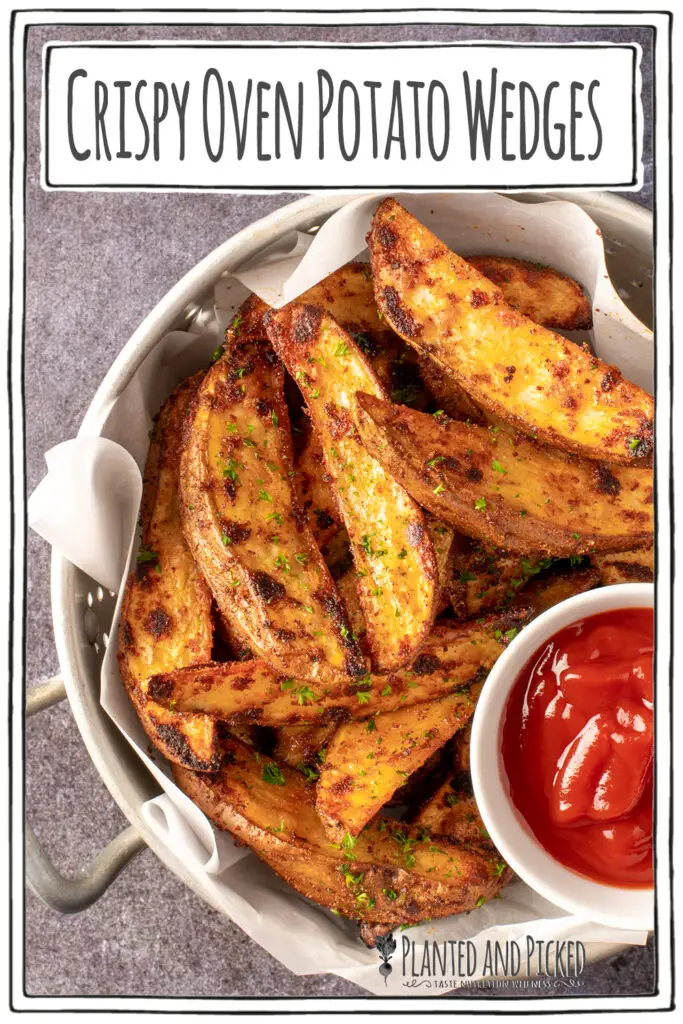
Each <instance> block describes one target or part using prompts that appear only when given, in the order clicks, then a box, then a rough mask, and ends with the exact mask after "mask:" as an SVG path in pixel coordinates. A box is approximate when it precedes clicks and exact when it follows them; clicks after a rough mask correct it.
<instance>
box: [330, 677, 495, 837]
mask: <svg viewBox="0 0 683 1024" xmlns="http://www.w3.org/2000/svg"><path fill="white" fill-rule="evenodd" d="M480 690H481V683H473V684H471V685H467V684H465V685H464V686H461V687H460V688H459V689H458V690H457V691H456V692H455V693H451V694H449V696H448V697H442V698H441V699H440V700H436V701H430V702H429V703H427V704H416V705H415V706H414V707H409V708H401V709H400V710H399V711H390V712H387V713H386V714H379V715H376V716H375V717H374V718H370V719H368V721H367V722H346V723H344V724H343V725H340V727H339V729H338V730H337V732H336V733H335V734H334V736H333V738H332V739H331V740H330V742H329V744H328V747H327V754H326V756H325V761H324V763H323V765H322V767H321V771H320V781H319V782H318V785H317V788H316V797H315V807H316V810H317V812H318V815H319V816H320V820H321V821H322V823H323V826H324V828H325V832H326V833H327V835H328V836H329V837H330V838H331V839H332V840H333V841H334V842H337V843H339V842H341V840H342V838H343V836H344V835H346V834H349V835H352V836H357V835H358V834H359V833H360V831H361V829H362V828H363V827H364V826H365V825H366V824H367V823H368V821H370V819H371V818H374V816H375V815H376V814H377V812H378V811H379V810H380V808H381V807H383V806H384V804H385V803H387V801H388V800H389V799H390V798H391V796H392V795H393V793H395V792H396V790H397V789H398V788H399V787H400V786H402V785H403V784H404V783H405V780H406V779H407V778H408V777H409V776H410V775H412V773H413V772H414V771H416V770H417V769H418V768H420V767H421V766H422V765H423V764H424V763H425V761H426V760H427V759H428V758H429V757H431V755H432V754H433V753H434V752H435V751H436V750H438V749H439V748H440V747H442V746H443V745H444V743H445V742H446V741H447V740H449V739H450V738H451V736H453V734H454V733H456V732H457V731H458V729H461V728H462V727H463V725H465V723H466V722H467V720H468V719H469V718H470V716H471V715H472V713H473V711H474V704H475V701H476V698H477V697H478V695H479V691H480Z"/></svg>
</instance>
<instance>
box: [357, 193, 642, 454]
mask: <svg viewBox="0 0 683 1024" xmlns="http://www.w3.org/2000/svg"><path fill="white" fill-rule="evenodd" d="M368 245H369V248H370V256H371V260H372V271H373V277H374V283H375V296H376V299H377V305H378V307H379V309H380V310H381V312H382V314H383V315H384V317H385V319H386V321H387V323H388V324H389V325H390V326H391V327H393V329H394V330H395V331H396V332H397V334H400V335H401V337H402V338H404V339H405V340H406V341H407V342H409V344H411V345H413V346H414V347H415V348H416V349H417V350H418V351H419V352H421V353H423V354H425V355H429V356H430V357H431V358H432V359H434V360H435V361H436V362H438V363H440V364H441V365H442V366H443V367H444V371H445V372H448V373H450V374H452V376H453V377H454V378H455V380H456V381H457V383H458V384H460V385H461V386H462V387H463V388H465V390H466V391H467V393H468V394H469V395H470V396H471V398H473V399H474V400H475V402H477V403H478V404H479V405H482V406H484V408H486V409H487V410H488V411H489V412H491V413H493V415H494V416H497V417H499V418H500V419H503V420H506V421H507V422H508V423H510V424H512V425H513V426H514V427H518V428H519V429H521V430H524V431H526V432H529V433H533V434H534V435H535V436H536V437H538V438H539V439H540V440H542V441H546V442H548V443H549V444H551V445H553V446H554V447H557V448H564V449H565V450H567V451H569V452H573V453H576V454H578V455H582V456H584V457H586V458H592V459H598V460H604V461H608V462H615V463H619V464H621V465H633V464H636V465H640V466H649V465H651V464H652V445H653V415H654V402H653V399H652V397H651V396H650V395H648V394H647V393H646V392H645V391H643V390H642V389H641V388H638V387H637V386H636V385H634V384H631V383H630V382H629V381H626V380H624V378H623V377H622V376H621V374H620V372H619V371H618V370H617V369H616V368H615V367H612V366H608V365H607V364H606V363H603V362H602V361H601V360H600V359H597V358H595V357H594V356H592V355H591V354H590V352H588V351H585V350H584V349H582V348H579V347H578V346H576V345H573V344H572V343H571V342H569V341H567V340H566V338H563V337H561V336H560V335H557V334H553V333H552V332H551V331H549V330H548V329H547V328H545V327H541V326H539V325H538V324H535V323H533V321H531V320H529V319H528V318H527V317H525V316H524V315H523V314H522V313H520V312H518V311H517V310H515V309H513V308H512V307H511V306H509V305H508V304H507V303H506V302H505V301H504V299H503V296H502V293H501V291H500V288H499V287H498V286H497V285H495V284H492V283H491V281H489V280H488V279H487V278H486V277H483V276H482V275H481V274H480V273H479V272H478V271H477V270H476V269H475V268H474V267H473V266H471V265H470V264H468V263H466V262H465V260H463V259H462V258H461V257H460V256H457V255H456V254H455V253H453V252H451V251H450V250H449V249H448V248H447V247H446V246H445V245H444V244H443V242H441V241H439V239H438V238H437V237H436V236H435V235H433V234H432V232H431V231H428V230H427V228H425V227H424V226H423V225H422V224H420V223H419V221H417V220H416V219H415V218H414V217H412V216H411V215H410V214H409V213H408V212H407V211H406V210H405V209H404V208H403V207H402V206H401V205H400V204H399V203H397V202H396V200H394V199H385V200H383V201H382V202H381V203H380V205H379V207H378V209H377V212H376V213H375V216H374V219H373V223H372V230H371V231H370V234H369V236H368Z"/></svg>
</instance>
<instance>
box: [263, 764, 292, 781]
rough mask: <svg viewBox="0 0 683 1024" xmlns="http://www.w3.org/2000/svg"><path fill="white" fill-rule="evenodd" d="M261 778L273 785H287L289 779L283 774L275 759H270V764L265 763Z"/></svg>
mask: <svg viewBox="0 0 683 1024" xmlns="http://www.w3.org/2000/svg"><path fill="white" fill-rule="evenodd" d="M261 778H262V779H263V781H264V782H269V783H270V784H271V785H272V786H286V785H287V780H286V778H285V777H284V775H283V774H282V771H281V770H280V768H279V767H278V766H277V765H276V764H275V763H274V762H273V761H269V762H268V764H264V766H263V771H262V773H261Z"/></svg>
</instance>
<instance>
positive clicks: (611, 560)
mask: <svg viewBox="0 0 683 1024" xmlns="http://www.w3.org/2000/svg"><path fill="white" fill-rule="evenodd" d="M654 560H655V549H654V545H651V546H650V547H649V548H642V550H639V551H622V552H621V553H619V554H616V555H594V556H593V558H592V559H591V561H592V562H593V565H594V566H595V567H596V569H597V570H598V572H599V573H600V582H601V584H602V585H603V587H608V586H611V585H612V584H613V583H654V579H655V566H654Z"/></svg>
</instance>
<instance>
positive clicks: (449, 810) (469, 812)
mask: <svg viewBox="0 0 683 1024" xmlns="http://www.w3.org/2000/svg"><path fill="white" fill-rule="evenodd" d="M411 824H413V825H415V826H416V827H417V828H426V829H429V832H430V834H436V835H442V836H450V837H451V839H457V841H458V842H460V843H476V842H481V840H482V839H487V838H488V832H487V831H486V827H485V825H484V822H483V821H482V818H481V815H480V814H479V808H478V807H477V802H476V800H475V799H474V797H473V796H472V793H471V792H468V790H467V787H466V786H463V779H462V777H459V776H457V775H452V776H451V777H450V778H448V779H446V781H445V782H443V783H442V784H441V786H439V788H438V789H437V791H436V793H434V795H433V796H432V797H431V798H430V799H429V800H428V801H427V802H426V803H425V804H424V806H423V807H421V808H420V810H419V812H418V814H417V815H416V816H415V817H414V818H413V819H412V822H411Z"/></svg>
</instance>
